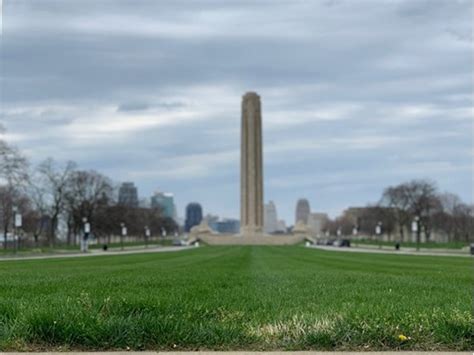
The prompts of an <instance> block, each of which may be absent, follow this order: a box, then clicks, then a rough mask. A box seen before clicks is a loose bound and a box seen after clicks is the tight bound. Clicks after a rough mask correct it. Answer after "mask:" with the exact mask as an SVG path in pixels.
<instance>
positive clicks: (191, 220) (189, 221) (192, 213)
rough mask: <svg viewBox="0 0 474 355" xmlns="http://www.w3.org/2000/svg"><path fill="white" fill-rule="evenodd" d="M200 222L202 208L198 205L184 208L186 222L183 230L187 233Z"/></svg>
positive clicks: (191, 204)
mask: <svg viewBox="0 0 474 355" xmlns="http://www.w3.org/2000/svg"><path fill="white" fill-rule="evenodd" d="M201 221H202V207H201V205H200V204H199V203H190V204H188V205H187V206H186V220H185V222H184V230H185V232H186V233H189V231H190V230H191V228H192V227H194V226H198V225H199V224H200V223H201Z"/></svg>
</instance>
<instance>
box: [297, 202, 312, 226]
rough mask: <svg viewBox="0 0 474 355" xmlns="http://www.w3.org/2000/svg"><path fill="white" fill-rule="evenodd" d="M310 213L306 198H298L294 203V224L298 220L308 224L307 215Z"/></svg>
mask: <svg viewBox="0 0 474 355" xmlns="http://www.w3.org/2000/svg"><path fill="white" fill-rule="evenodd" d="M310 213H311V208H310V207H309V202H308V200H307V199H304V198H303V199H299V200H298V203H297V204H296V214H295V225H296V223H298V222H299V221H303V223H304V224H308V217H309V214H310Z"/></svg>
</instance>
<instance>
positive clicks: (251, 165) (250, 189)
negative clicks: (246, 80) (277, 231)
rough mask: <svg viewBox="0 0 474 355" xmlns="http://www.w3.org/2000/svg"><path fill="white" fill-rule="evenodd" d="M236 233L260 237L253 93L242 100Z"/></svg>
mask: <svg viewBox="0 0 474 355" xmlns="http://www.w3.org/2000/svg"><path fill="white" fill-rule="evenodd" d="M240 154H241V157H240V164H241V165H240V225H241V228H240V233H241V234H242V235H243V236H244V237H247V236H255V235H259V234H263V223H264V222H263V152H262V111H261V105H260V96H258V95H257V94H256V93H254V92H248V93H246V94H245V95H244V96H243V98H242V128H241V146H240Z"/></svg>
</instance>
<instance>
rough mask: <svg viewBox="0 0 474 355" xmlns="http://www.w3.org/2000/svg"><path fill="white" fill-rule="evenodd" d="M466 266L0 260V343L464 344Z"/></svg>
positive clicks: (282, 250) (468, 289)
mask: <svg viewBox="0 0 474 355" xmlns="http://www.w3.org/2000/svg"><path fill="white" fill-rule="evenodd" d="M472 270H473V260H472V259H471V258H456V257H452V258H451V257H430V256H403V255H377V254H359V253H340V252H327V251H320V250H315V249H306V248H302V247H203V248H196V249H192V250H186V251H182V252H175V253H157V254H137V255H123V256H103V257H102V256H101V257H90V258H78V259H54V260H41V261H15V262H0V351H2V350H3V351H6V350H72V349H74V350H115V349H135V350H140V349H148V350H158V349H160V350H171V349H173V350H185V349H191V350H194V349H201V350H205V349H215V350H221V349H224V350H225V349H232V350H247V349H248V350H252V349H254V350H276V349H281V350H309V349H314V350H349V349H352V350H357V349H359V350H387V349H404V350H470V349H472V347H473V340H472V330H473V315H472V309H471V307H472V302H473V299H472V290H473V281H474V276H473V273H472ZM400 335H403V336H405V337H406V339H405V338H403V337H402V338H403V339H405V340H401V339H400Z"/></svg>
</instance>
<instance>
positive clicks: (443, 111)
mask: <svg viewBox="0 0 474 355" xmlns="http://www.w3.org/2000/svg"><path fill="white" fill-rule="evenodd" d="M472 7H473V2H472V1H471V0H444V1H438V0H386V1H381V0H320V1H318V0H259V1H257V0H239V1H237V0H227V1H222V0H153V1H152V0H149V1H148V0H127V1H125V0H89V1H88V0H76V1H73V0H70V1H65V0H42V1H35V0H4V1H3V23H2V24H3V33H2V79H3V86H2V103H3V105H2V109H3V112H2V117H1V122H2V123H3V124H4V125H5V126H6V128H7V129H8V133H7V135H6V138H7V139H8V140H9V141H10V142H11V143H12V144H15V145H17V146H19V147H20V148H21V149H22V150H23V151H24V152H25V154H26V155H27V156H28V157H30V159H31V160H32V161H33V162H34V163H37V162H39V161H41V160H43V159H45V158H46V157H48V156H52V157H54V158H56V159H58V160H60V161H66V160H69V159H70V160H75V161H77V163H78V164H79V165H80V167H81V168H84V169H96V170H99V171H101V172H103V173H105V174H107V175H109V176H110V177H111V178H113V179H114V180H115V181H116V182H120V181H126V180H131V181H134V182H135V183H136V184H137V185H138V187H139V192H140V195H141V196H143V197H145V196H148V195H150V194H151V193H152V192H153V191H155V190H161V191H171V192H173V193H174V194H175V196H176V200H177V204H178V211H179V213H180V215H183V210H184V207H185V205H186V203H188V202H190V201H199V202H201V203H202V204H203V206H204V209H205V213H207V212H212V213H217V214H219V215H221V216H225V217H238V211H239V148H240V142H239V140H240V137H239V134H240V132H239V129H240V126H239V124H240V101H241V96H242V95H243V94H244V93H245V92H246V91H249V90H252V91H257V92H258V93H259V94H260V95H261V97H262V106H263V121H264V154H265V157H264V158H265V163H264V165H265V200H273V201H275V203H276V205H277V208H278V212H279V214H280V216H282V217H284V218H285V219H287V220H288V221H289V222H293V219H294V208H295V203H296V200H297V199H298V198H299V197H307V198H308V199H309V201H310V203H311V207H312V209H313V210H314V211H326V212H329V213H330V214H331V215H332V216H334V215H337V214H338V213H339V212H341V211H342V210H343V209H345V208H346V207H348V206H356V205H365V204H366V203H368V202H375V201H377V200H378V198H379V197H380V195H381V192H382V191H383V188H384V187H385V186H388V185H392V184H397V183H400V182H403V181H406V180H410V179H414V178H429V179H432V180H434V181H436V182H437V184H438V186H439V188H440V190H441V191H445V190H446V191H451V192H454V193H457V194H459V195H460V196H461V197H462V198H463V199H464V200H465V201H466V202H472V199H473V198H472V184H473V167H472V162H473V156H474V154H473V146H472V142H473V120H472V118H473V108H472V107H473V101H472V100H473V81H472V79H473V67H472V65H473V63H472V59H473V48H474V46H473V34H472V33H473V25H472V17H473V8H472Z"/></svg>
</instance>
